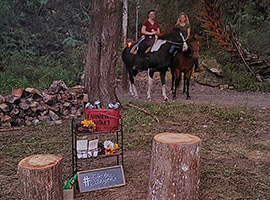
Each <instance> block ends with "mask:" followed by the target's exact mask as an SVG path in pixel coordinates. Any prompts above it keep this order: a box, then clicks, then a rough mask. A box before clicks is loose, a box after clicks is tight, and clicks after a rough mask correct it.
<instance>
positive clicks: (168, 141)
mask: <svg viewBox="0 0 270 200" xmlns="http://www.w3.org/2000/svg"><path fill="white" fill-rule="evenodd" d="M200 149H201V140H200V138H198V137H196V136H193V135H189V134H179V133H160V134H158V135H156V136H155V137H154V140H153V148H152V160H151V169H150V179H149V185H148V196H147V199H149V200H150V199H177V200H195V199H199V183H200V179H199V159H200Z"/></svg>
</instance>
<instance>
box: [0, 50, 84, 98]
mask: <svg viewBox="0 0 270 200" xmlns="http://www.w3.org/2000/svg"><path fill="white" fill-rule="evenodd" d="M70 53H71V54H72V52H70ZM4 57H5V60H4V61H5V62H3V65H4V70H5V71H4V72H1V73H0V77H1V80H0V85H1V87H0V94H7V93H9V92H10V91H11V89H12V88H16V87H24V88H25V87H35V88H39V89H42V88H48V87H49V86H50V84H51V83H52V82H53V81H54V80H63V81H64V82H65V83H66V85H67V86H72V85H74V84H76V83H77V79H78V76H79V71H80V69H79V68H78V66H75V65H76V64H78V63H76V62H73V63H72V62H71V61H70V60H66V61H65V60H61V59H56V58H55V57H53V56H50V55H47V56H38V55H37V54H35V53H34V52H33V51H32V50H29V49H27V50H22V51H17V50H16V51H9V52H6V53H5V55H4ZM68 62H69V65H70V66H69V67H65V66H67V65H68Z"/></svg>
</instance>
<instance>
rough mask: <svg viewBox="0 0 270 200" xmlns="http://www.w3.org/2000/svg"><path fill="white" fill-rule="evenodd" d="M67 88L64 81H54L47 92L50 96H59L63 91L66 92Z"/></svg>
mask: <svg viewBox="0 0 270 200" xmlns="http://www.w3.org/2000/svg"><path fill="white" fill-rule="evenodd" d="M66 89H67V86H66V84H65V83H64V82H63V81H61V80H60V81H54V82H53V83H52V85H51V86H50V88H49V89H48V90H47V93H48V94H57V93H58V92H60V91H61V90H66Z"/></svg>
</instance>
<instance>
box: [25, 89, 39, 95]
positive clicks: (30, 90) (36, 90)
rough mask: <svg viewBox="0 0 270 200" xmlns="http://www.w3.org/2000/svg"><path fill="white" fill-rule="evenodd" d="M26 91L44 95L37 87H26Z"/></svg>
mask: <svg viewBox="0 0 270 200" xmlns="http://www.w3.org/2000/svg"><path fill="white" fill-rule="evenodd" d="M25 92H28V93H31V94H37V95H38V96H42V94H41V92H40V91H39V90H38V89H36V88H26V89H25Z"/></svg>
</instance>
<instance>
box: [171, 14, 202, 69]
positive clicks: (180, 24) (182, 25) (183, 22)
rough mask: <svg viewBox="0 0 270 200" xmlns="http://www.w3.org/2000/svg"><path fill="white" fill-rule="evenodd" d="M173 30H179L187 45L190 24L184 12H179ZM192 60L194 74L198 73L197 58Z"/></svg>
mask: <svg viewBox="0 0 270 200" xmlns="http://www.w3.org/2000/svg"><path fill="white" fill-rule="evenodd" d="M175 28H179V29H180V31H181V32H182V34H183V36H184V38H185V40H186V41H187V42H188V43H189V40H190V39H191V37H190V23H189V19H188V16H187V15H186V14H185V13H184V12H181V13H180V14H179V17H178V19H177V21H176V24H175ZM193 60H194V65H195V72H199V71H200V68H199V61H198V57H194V58H193Z"/></svg>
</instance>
